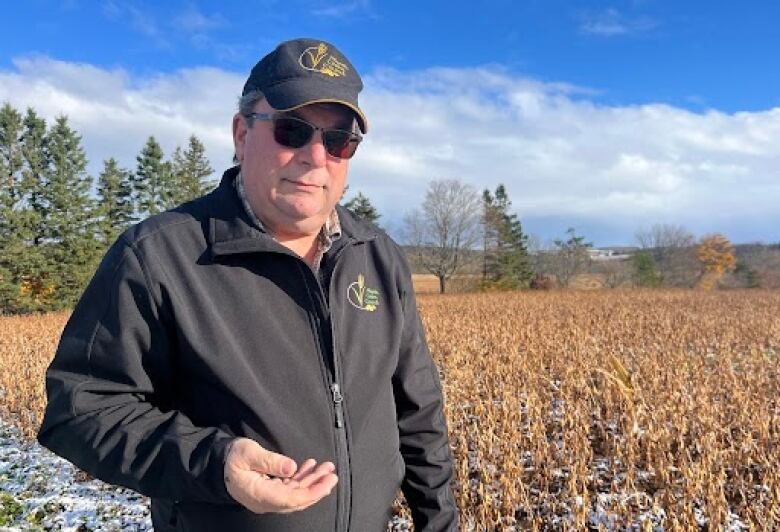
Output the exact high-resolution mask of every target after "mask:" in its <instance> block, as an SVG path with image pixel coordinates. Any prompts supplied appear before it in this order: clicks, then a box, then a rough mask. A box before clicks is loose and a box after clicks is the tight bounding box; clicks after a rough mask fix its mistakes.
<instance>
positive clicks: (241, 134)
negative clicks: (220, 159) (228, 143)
mask: <svg viewBox="0 0 780 532" xmlns="http://www.w3.org/2000/svg"><path fill="white" fill-rule="evenodd" d="M246 133H247V123H246V118H244V117H243V116H241V114H240V113H236V114H235V115H233V149H234V150H235V153H236V160H237V162H239V163H240V162H241V161H243V160H244V143H245V142H246Z"/></svg>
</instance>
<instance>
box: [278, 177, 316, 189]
mask: <svg viewBox="0 0 780 532" xmlns="http://www.w3.org/2000/svg"><path fill="white" fill-rule="evenodd" d="M283 181H287V182H288V183H292V184H293V185H295V186H297V187H302V188H311V189H315V188H324V185H317V184H316V183H308V182H306V181H297V180H295V179H283Z"/></svg>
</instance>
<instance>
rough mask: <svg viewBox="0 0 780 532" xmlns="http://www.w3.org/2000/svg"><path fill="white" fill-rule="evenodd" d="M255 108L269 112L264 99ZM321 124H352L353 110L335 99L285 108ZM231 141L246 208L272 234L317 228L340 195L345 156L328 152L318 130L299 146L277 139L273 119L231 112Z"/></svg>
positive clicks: (297, 233) (300, 232) (307, 232)
mask: <svg viewBox="0 0 780 532" xmlns="http://www.w3.org/2000/svg"><path fill="white" fill-rule="evenodd" d="M254 111H255V112H257V113H275V112H276V111H275V110H274V109H273V108H271V106H270V105H268V102H266V101H265V100H263V101H260V102H258V103H257V105H255V108H254ZM287 114H289V115H292V116H297V117H299V118H302V119H304V120H306V121H307V122H309V123H311V124H313V125H315V126H318V127H326V128H339V129H348V130H351V129H352V123H353V115H352V113H351V112H350V111H349V110H348V109H347V108H346V107H344V106H342V105H338V104H311V105H307V106H304V107H301V108H300V109H296V110H295V111H291V112H289V113H287ZM233 142H234V145H235V150H236V157H238V160H239V161H240V162H241V174H242V176H243V179H244V188H245V190H246V194H247V199H248V200H249V203H250V205H251V206H252V209H253V210H254V211H255V214H256V215H257V216H258V218H260V220H261V221H262V222H263V224H265V225H266V226H267V228H268V229H269V230H270V231H271V232H273V233H274V235H276V236H303V235H312V234H316V233H318V232H319V230H320V228H321V227H322V225H323V224H324V223H325V220H326V219H327V218H328V216H329V215H330V213H331V211H332V210H333V208H334V206H335V205H336V203H337V202H338V201H339V199H340V198H341V194H342V192H343V191H344V185H345V182H346V178H347V170H348V169H349V160H348V159H339V158H336V157H333V156H332V155H329V154H328V153H327V152H326V151H325V147H324V146H323V145H322V134H321V132H320V131H315V132H314V136H313V138H312V140H311V141H310V142H309V143H308V144H306V145H305V146H303V147H301V148H287V147H284V146H281V145H279V144H277V142H276V141H275V140H274V135H273V122H271V121H266V120H256V121H255V122H254V124H253V125H252V127H251V128H250V127H247V122H246V119H245V118H244V117H243V116H241V115H239V114H237V115H236V116H234V117H233Z"/></svg>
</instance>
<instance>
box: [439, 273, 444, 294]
mask: <svg viewBox="0 0 780 532" xmlns="http://www.w3.org/2000/svg"><path fill="white" fill-rule="evenodd" d="M444 282H445V279H444V276H443V275H440V276H439V293H440V294H443V293H444Z"/></svg>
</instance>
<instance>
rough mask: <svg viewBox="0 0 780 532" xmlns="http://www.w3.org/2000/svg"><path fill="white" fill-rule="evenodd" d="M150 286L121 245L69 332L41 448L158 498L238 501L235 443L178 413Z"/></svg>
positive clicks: (49, 390) (50, 382)
mask: <svg viewBox="0 0 780 532" xmlns="http://www.w3.org/2000/svg"><path fill="white" fill-rule="evenodd" d="M150 286H151V283H150V282H149V278H148V277H147V275H146V273H145V269H144V266H143V263H142V262H141V260H140V259H139V256H138V255H137V254H136V252H135V248H134V247H133V245H132V244H130V243H129V242H127V241H125V240H124V237H121V238H120V240H119V241H118V242H117V243H116V244H114V245H113V246H112V248H111V249H110V250H109V252H108V253H107V254H106V256H105V258H104V259H103V262H102V263H101V265H100V266H99V268H98V270H97V272H96V274H95V276H94V277H93V279H92V281H91V282H90V284H89V286H88V287H87V289H86V291H85V292H84V294H83V296H82V298H81V300H80V301H79V303H78V305H77V306H76V308H75V309H74V311H73V314H72V315H71V317H70V319H69V321H68V323H67V325H66V326H65V329H64V332H63V334H62V338H61V339H60V344H59V347H58V349H57V352H56V355H55V357H54V360H53V362H52V363H51V365H50V366H49V369H48V371H47V373H46V394H47V397H48V404H47V407H46V412H45V415H44V419H43V423H42V426H41V428H40V430H39V433H38V441H39V442H40V443H41V444H42V445H44V446H46V447H48V448H49V449H51V450H52V451H54V452H55V453H57V454H59V455H61V456H63V457H65V458H67V459H68V460H70V461H71V462H73V463H74V464H75V465H76V466H78V467H80V468H81V469H83V470H85V471H87V472H89V473H90V474H92V475H94V476H95V477H97V478H99V479H101V480H103V481H105V482H108V483H111V484H116V485H120V486H126V487H128V488H131V489H133V490H136V491H138V492H140V493H142V494H144V495H147V496H150V497H160V498H165V499H171V500H180V501H208V502H216V503H219V502H225V503H231V502H234V501H233V499H232V498H231V497H230V495H229V494H228V493H227V491H226V489H225V484H224V479H223V464H224V455H225V451H226V447H227V444H228V443H229V441H230V440H231V439H232V436H231V435H229V434H227V433H226V432H224V431H222V430H219V429H217V428H214V427H197V426H195V425H194V424H193V423H192V422H191V421H190V419H189V418H188V417H187V416H185V415H184V414H182V413H181V412H179V411H177V410H175V409H173V408H171V405H172V401H171V399H170V396H171V394H172V392H173V390H172V389H171V386H170V385H169V383H170V382H171V378H170V377H171V367H172V363H171V358H172V352H173V350H174V349H175V343H174V342H175V340H174V339H173V334H172V333H171V332H170V329H168V328H167V327H166V322H168V323H170V320H168V319H166V316H165V314H164V312H163V311H162V310H161V307H162V305H161V304H160V302H159V297H157V298H156V297H155V295H154V294H153V292H152V290H151V289H150ZM158 295H159V294H158Z"/></svg>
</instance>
